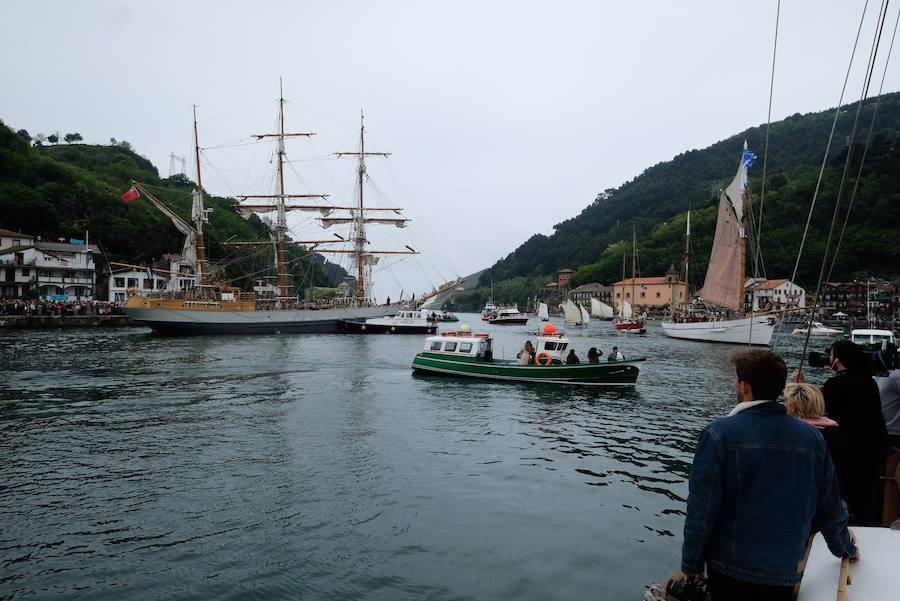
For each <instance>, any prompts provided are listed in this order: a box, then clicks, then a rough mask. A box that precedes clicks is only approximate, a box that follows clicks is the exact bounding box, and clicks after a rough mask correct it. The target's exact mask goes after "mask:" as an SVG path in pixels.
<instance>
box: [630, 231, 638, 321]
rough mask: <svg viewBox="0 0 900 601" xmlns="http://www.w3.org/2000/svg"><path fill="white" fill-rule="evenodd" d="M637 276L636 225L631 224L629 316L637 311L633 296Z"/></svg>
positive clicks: (635, 300)
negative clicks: (630, 303)
mask: <svg viewBox="0 0 900 601" xmlns="http://www.w3.org/2000/svg"><path fill="white" fill-rule="evenodd" d="M636 278H637V227H635V225H634V224H632V225H631V302H632V307H631V317H632V319H634V314H635V313H636V312H637V299H636V298H635V296H634V292H635V290H634V286H635V279H636Z"/></svg>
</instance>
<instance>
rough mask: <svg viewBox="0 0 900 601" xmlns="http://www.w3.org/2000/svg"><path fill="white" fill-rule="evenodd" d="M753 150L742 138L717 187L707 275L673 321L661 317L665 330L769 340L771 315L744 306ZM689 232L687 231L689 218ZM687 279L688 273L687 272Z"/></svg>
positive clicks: (735, 340) (687, 335)
mask: <svg viewBox="0 0 900 601" xmlns="http://www.w3.org/2000/svg"><path fill="white" fill-rule="evenodd" d="M754 156H755V155H754V154H753V153H752V152H750V151H749V150H748V149H747V143H746V142H745V143H744V152H743V154H742V155H741V161H740V164H739V165H738V170H737V173H736V174H735V176H734V179H733V180H732V181H731V183H730V184H729V185H728V187H727V188H725V189H724V190H722V191H721V192H720V193H719V213H718V216H717V218H716V234H715V238H714V239H713V246H712V252H711V254H710V257H709V266H708V267H707V269H706V278H705V279H704V282H703V288H702V289H701V290H700V292H699V294H698V297H697V298H695V299H694V300H693V301H692V303H691V304H689V305H687V306H684V307H680V308H677V309H676V310H674V311H673V317H672V320H671V321H663V322H662V329H663V332H665V334H666V335H667V336H671V337H672V338H683V339H687V340H699V341H703V342H728V343H732V344H752V345H758V346H768V344H769V341H770V340H771V339H772V333H773V332H774V330H775V328H774V319H773V318H772V317H771V316H768V315H753V313H752V312H751V313H750V315H747V314H746V313H745V311H744V287H745V285H746V258H747V217H746V216H747V203H748V195H749V187H748V185H747V169H748V168H749V167H750V165H751V163H752V162H753V158H754ZM687 227H688V231H687V235H688V237H690V221H688V226H687ZM685 281H688V279H687V273H685Z"/></svg>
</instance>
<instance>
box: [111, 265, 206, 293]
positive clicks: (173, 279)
mask: <svg viewBox="0 0 900 601" xmlns="http://www.w3.org/2000/svg"><path fill="white" fill-rule="evenodd" d="M198 284H199V281H198V277H197V274H196V273H195V272H194V269H193V267H191V266H190V265H189V264H188V263H187V262H185V260H184V257H182V256H178V255H164V256H163V258H162V259H161V260H160V261H157V262H156V263H154V264H153V265H152V266H148V267H145V268H138V267H123V268H121V269H114V270H113V271H112V273H111V274H110V277H109V282H108V284H107V298H108V299H109V300H110V301H113V302H117V303H124V302H125V300H126V299H127V298H128V294H129V292H132V293H134V292H139V293H141V294H147V293H151V292H182V291H184V290H189V289H191V288H195V287H196V286H197V285H198Z"/></svg>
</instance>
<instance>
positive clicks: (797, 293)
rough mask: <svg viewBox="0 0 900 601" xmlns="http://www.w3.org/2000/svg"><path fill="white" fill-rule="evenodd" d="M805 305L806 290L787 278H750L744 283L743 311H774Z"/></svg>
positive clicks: (803, 306) (800, 307)
mask: <svg viewBox="0 0 900 601" xmlns="http://www.w3.org/2000/svg"><path fill="white" fill-rule="evenodd" d="M805 307H806V290H804V289H803V288H801V287H800V286H798V285H797V284H794V283H793V282H791V281H790V280H788V279H787V278H780V279H774V280H767V279H765V278H750V279H748V280H747V283H746V284H745V285H744V310H745V311H753V312H756V311H775V310H780V309H790V308H799V309H803V308H805Z"/></svg>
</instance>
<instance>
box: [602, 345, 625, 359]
mask: <svg viewBox="0 0 900 601" xmlns="http://www.w3.org/2000/svg"><path fill="white" fill-rule="evenodd" d="M606 360H607V361H624V360H625V355H623V354H622V353H620V352H619V347H617V346H614V347H613V350H612V352H611V353H610V354H609V357H607V358H606Z"/></svg>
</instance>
